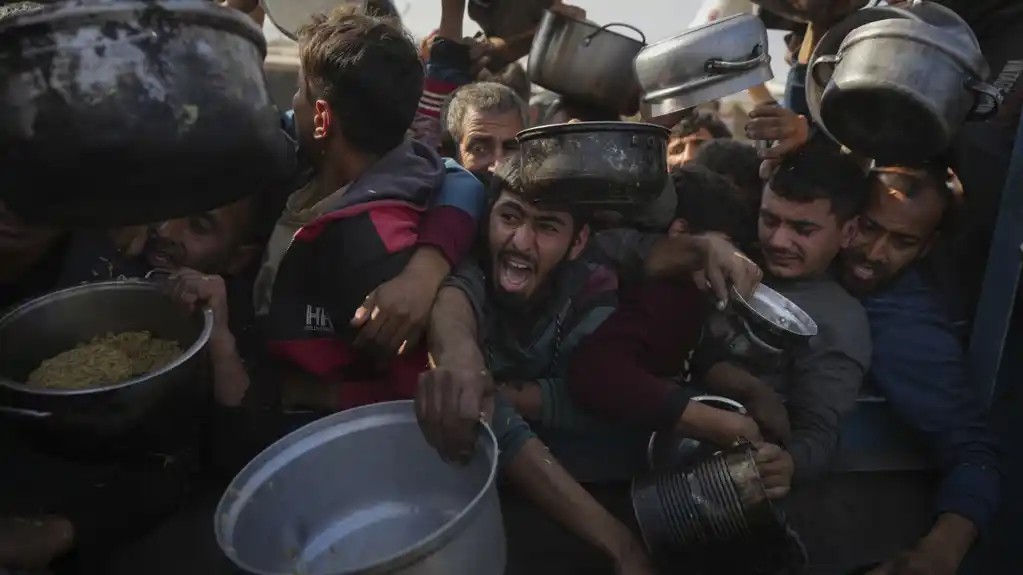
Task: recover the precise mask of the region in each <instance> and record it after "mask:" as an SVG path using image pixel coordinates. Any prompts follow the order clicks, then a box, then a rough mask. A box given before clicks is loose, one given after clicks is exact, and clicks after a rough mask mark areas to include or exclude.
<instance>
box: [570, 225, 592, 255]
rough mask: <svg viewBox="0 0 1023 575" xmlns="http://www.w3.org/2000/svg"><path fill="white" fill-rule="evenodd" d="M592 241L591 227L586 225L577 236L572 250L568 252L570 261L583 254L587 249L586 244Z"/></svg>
mask: <svg viewBox="0 0 1023 575" xmlns="http://www.w3.org/2000/svg"><path fill="white" fill-rule="evenodd" d="M588 241H590V225H589V224H586V225H585V226H583V228H582V229H581V230H579V233H578V234H576V236H575V241H573V242H572V248H571V249H570V250H568V259H570V260H574V259H576V258H578V257H579V255H580V254H582V253H583V250H584V249H586V242H588Z"/></svg>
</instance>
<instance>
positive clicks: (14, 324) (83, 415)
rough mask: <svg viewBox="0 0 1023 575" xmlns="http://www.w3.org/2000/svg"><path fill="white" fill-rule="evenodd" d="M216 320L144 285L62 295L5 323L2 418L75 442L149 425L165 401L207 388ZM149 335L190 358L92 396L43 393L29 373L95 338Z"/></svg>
mask: <svg viewBox="0 0 1023 575" xmlns="http://www.w3.org/2000/svg"><path fill="white" fill-rule="evenodd" d="M212 329H213V313H212V312H211V311H209V310H204V311H203V312H201V313H198V314H194V315H188V314H186V313H185V312H183V311H182V308H181V307H180V306H179V305H178V304H177V303H176V302H175V301H173V300H172V299H171V298H170V297H168V296H167V295H165V293H164V292H163V291H162V290H161V289H160V287H159V286H157V285H155V284H151V283H148V282H142V281H133V280H122V281H108V282H98V283H91V284H83V285H80V286H76V287H72V288H67V289H63V290H60V291H56V292H53V293H50V294H47V295H44V296H42V297H39V298H36V299H34V300H31V301H29V302H27V303H24V304H22V305H20V306H18V307H16V308H14V309H13V310H11V311H10V312H8V313H7V314H6V315H4V316H3V317H2V318H0V417H4V418H5V419H8V420H13V421H15V422H19V423H21V424H23V425H27V426H29V427H30V428H33V429H39V430H41V431H44V432H52V433H55V434H56V435H58V436H64V437H69V438H73V439H79V438H80V439H83V440H88V439H96V438H110V437H115V436H119V435H122V434H125V433H127V432H129V431H131V430H133V429H134V428H135V427H136V426H138V425H140V424H141V423H143V422H144V421H145V420H146V418H147V417H148V416H149V415H151V414H152V413H153V412H154V411H155V410H157V409H158V408H159V407H160V406H161V404H163V402H165V401H168V400H169V399H171V398H172V397H174V396H176V395H177V394H179V393H181V394H185V395H190V393H189V392H191V391H196V390H197V389H198V386H199V385H201V384H202V383H203V378H202V370H204V369H206V362H205V348H206V343H207V342H208V341H209V338H210V332H211V331H212ZM125 331H149V332H150V333H152V334H153V336H154V337H158V338H162V339H171V340H175V341H177V342H178V344H179V345H180V346H181V349H182V350H184V353H183V354H182V355H181V356H180V357H179V358H177V359H176V360H174V361H173V362H171V363H170V364H169V365H167V366H164V367H162V368H160V369H158V370H156V371H153V372H150V373H147V374H145V375H142V376H139V377H136V378H133V379H129V380H127V381H123V382H120V383H115V384H111V385H105V386H102V387H93V388H88V389H69V390H60V389H36V388H32V387H28V386H26V385H24V383H23V382H24V381H25V380H26V379H27V378H28V374H29V373H31V372H32V370H34V369H35V368H36V367H38V366H39V364H40V363H42V361H43V360H45V359H49V358H51V357H53V356H55V355H57V354H58V353H61V352H63V351H66V350H69V349H71V348H73V347H74V346H75V345H77V344H79V343H82V342H86V341H89V340H90V339H92V338H93V337H95V336H98V335H104V334H107V333H120V332H125Z"/></svg>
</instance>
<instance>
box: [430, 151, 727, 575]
mask: <svg viewBox="0 0 1023 575" xmlns="http://www.w3.org/2000/svg"><path fill="white" fill-rule="evenodd" d="M519 182H520V179H519V171H518V161H517V158H515V157H513V158H511V159H509V160H506V162H505V163H503V164H501V165H500V166H499V167H498V169H497V172H496V173H495V177H494V179H493V182H492V183H493V186H492V188H491V189H492V200H493V205H492V208H491V211H490V219H489V222H488V226H487V238H486V241H487V245H486V246H485V253H484V254H482V255H481V259H480V261H481V267H479V268H476V269H472V268H469V267H466V268H464V269H462V270H460V272H459V273H458V274H456V275H455V276H453V277H452V278H451V280H449V284H448V285H449V287H446V288H444V289H442V291H441V293H440V295H439V297H438V301H437V304H436V306H435V308H434V313H433V322H432V324H431V349H432V350H433V353H434V357H435V358H436V359H437V360H438V366H439V369H438V370H434V371H433V372H430V373H428V374H426V376H425V378H424V381H423V382H422V383H421V386H420V395H418V396H417V408H418V409H419V414H420V424H421V426H422V427H423V430H424V433H425V434H426V435H427V438H428V439H429V440H430V441H431V443H432V444H433V445H434V446H436V447H437V448H438V449H439V450H440V451H441V453H445V454H449V455H455V456H457V455H458V454H459V452H460V451H461V450H465V449H468V450H469V451H471V445H472V443H471V440H470V439H469V438H470V436H472V434H473V432H472V427H471V425H469V422H470V421H472V422H475V420H476V418H477V416H478V413H479V411H480V410H481V409H480V405H481V404H486V403H487V402H489V399H485V398H488V397H489V396H490V394H494V393H495V392H494V389H493V387H492V386H493V385H494V384H493V381H494V380H495V379H496V381H497V392H496V397H495V398H494V400H495V405H496V407H497V411H498V413H496V414H495V415H494V417H493V420H492V421H493V423H494V426H495V428H496V430H497V431H498V434H499V435H500V436H502V438H503V443H504V445H502V456H503V457H504V458H505V461H506V473H507V474H508V476H509V479H510V480H511V481H512V483H513V486H514V487H517V488H518V489H519V490H520V491H524V493H523V495H526V496H527V497H528V499H529V502H528V503H527V502H521V501H519V500H518V499H516V497H515V495H514V494H513V493H510V492H507V491H506V492H505V493H504V494H503V499H504V502H505V505H504V509H505V510H506V511H505V513H506V528H507V530H508V532H509V538H510V540H509V545H510V548H509V551H510V552H509V556H510V561H511V562H512V563H511V564H512V566H513V567H514V569H515V570H516V571H513V572H518V570H521V571H523V572H525V570H527V569H530V565H535V567H532V568H533V569H536V568H541V566H543V565H548V564H552V563H553V564H558V565H560V564H561V563H562V562H567V563H568V564H569V565H572V566H574V567H575V568H576V570H574V571H571V572H579V573H591V572H601V571H600V570H601V568H602V567H601V565H600V563H599V562H598V563H592V562H590V561H591V560H592V559H593V557H592V553H587V551H586V549H585V548H580V547H579V546H578V545H577V543H576V542H574V541H573V540H569V541H566V540H564V539H562V537H561V536H559V533H560V532H559V531H558V530H557V529H556V528H554V526H551V525H549V523H548V522H546V521H544V520H542V519H541V518H539V517H537V516H536V514H535V512H534V511H533V505H535V506H536V507H539V508H540V510H541V511H543V512H544V513H546V514H547V515H549V516H552V517H553V519H555V520H557V521H558V522H559V523H561V524H562V525H566V526H568V527H569V529H570V530H571V531H572V532H574V533H576V534H577V535H579V536H580V537H581V538H582V539H583V540H585V541H587V542H589V543H590V544H591V545H597V546H598V547H602V548H604V549H605V550H606V549H607V546H606V543H604V541H605V540H606V537H607V536H606V534H605V533H604V529H605V527H602V525H610V524H608V523H606V521H604V520H601V521H600V522H599V523H591V522H588V521H585V520H584V517H585V515H587V514H589V513H590V512H589V511H586V510H585V509H583V508H581V507H579V508H575V509H567V508H566V507H565V506H564V502H567V501H571V500H572V499H573V498H574V497H576V496H573V495H572V493H574V492H581V493H586V492H587V491H588V492H589V493H590V494H592V495H593V496H594V497H596V498H597V499H598V500H599V501H601V503H603V504H604V506H605V507H607V508H608V510H609V511H611V512H612V513H615V514H616V515H618V516H619V518H620V519H623V520H624V521H626V522H629V523H631V521H632V519H631V516H632V513H631V507H630V506H629V504H628V500H627V494H628V483H627V480H628V478H630V477H631V475H632V474H633V473H635V472H636V471H638V470H639V469H640V468H642V467H643V466H644V465H645V463H644V461H643V454H644V451H645V443H646V437H645V434H642V433H636V432H633V431H630V430H627V429H622V428H621V427H619V426H616V425H613V424H609V423H608V422H606V421H604V420H602V419H601V418H598V417H596V416H594V415H593V414H590V413H587V412H586V411H584V410H581V409H579V408H578V407H577V406H576V405H575V404H574V402H573V401H572V400H571V398H570V397H569V396H568V395H567V390H566V388H565V381H564V369H565V367H566V366H567V362H568V361H569V358H570V356H571V353H572V349H573V348H574V347H575V346H576V345H577V344H578V343H579V342H580V341H581V340H583V338H584V337H585V336H586V335H587V334H588V333H590V332H591V331H593V329H595V328H596V327H597V326H598V325H599V324H600V323H601V322H602V321H603V320H604V318H606V317H607V316H608V315H609V314H610V313H611V312H612V311H613V308H614V305H615V299H616V298H615V291H616V288H617V281H616V278H615V275H614V274H613V272H611V271H610V270H609V269H607V268H605V267H603V266H599V265H593V264H591V263H589V262H586V261H584V260H583V259H581V258H580V255H581V253H582V251H583V249H584V248H585V245H586V243H587V240H588V236H589V227H588V225H587V224H586V222H587V220H588V215H587V214H586V213H585V212H584V211H581V210H579V209H578V208H574V207H572V206H571V205H569V206H548V205H544V204H540V205H536V204H532V203H531V202H528V201H526V200H525V199H524V198H523V197H522V196H521V191H520V184H519ZM701 247H702V248H704V249H707V248H709V246H706V245H704V246H701ZM695 250H696V251H699V250H700V247H696V248H695ZM701 253H704V256H705V257H694V258H693V262H692V264H693V267H694V268H696V267H700V265H701V264H706V265H707V266H708V267H712V268H713V269H714V270H715V273H716V275H715V277H716V278H723V277H730V276H734V275H736V274H739V273H740V270H741V269H745V268H743V267H742V266H741V262H737V261H733V260H730V259H728V260H725V261H722V260H721V259H720V258H719V257H718V255H719V254H715V255H714V256H709V255H707V254H706V253H705V252H701ZM729 254H731V252H730V251H729ZM484 270H486V271H484ZM721 281H722V282H723V281H724V280H723V279H722V280H721ZM719 287H720V286H719ZM722 289H723V288H722ZM477 336H480V337H481V339H482V342H480V343H477V341H476V338H477ZM481 349H482V350H483V351H480V350H481ZM456 350H457V351H458V353H453V352H454V351H456ZM473 350H475V351H473ZM488 364H489V367H490V370H489V371H486V372H483V375H479V374H480V373H481V371H482V370H485V369H486V367H487V365H488ZM491 374H493V375H491ZM492 377H493V379H491V378H492ZM458 397H461V398H463V399H462V402H461V403H460V404H458V403H452V402H453V401H454V400H456V399H457V398H458ZM481 402H482V403H481ZM526 421H529V423H528V424H527V423H526ZM512 424H514V425H512ZM531 429H532V430H535V435H534V431H532V430H531ZM538 437H539V439H538ZM540 439H543V440H544V441H545V443H547V445H548V446H549V447H550V450H551V451H550V453H547V452H546V450H545V448H544V447H543V445H544V444H543V443H540ZM520 445H521V447H520ZM545 454H546V455H545ZM552 456H553V457H552ZM536 457H541V461H540V462H539V463H538V462H537V461H536ZM555 458H557V461H560V462H561V464H562V465H565V468H564V469H562V467H561V466H560V465H558V466H556V470H557V475H558V476H562V475H563V480H560V479H559V480H558V481H557V482H555V481H554V480H553V479H552V478H551V477H550V476H548V474H550V473H553V469H555V468H552V467H550V466H549V465H545V464H544V461H551V462H553V461H554V460H555ZM536 465H539V468H540V469H539V471H540V473H541V474H540V475H539V476H538V475H537V473H536V472H533V471H530V469H531V468H533V467H534V466H536ZM566 470H567V473H566ZM568 474H570V475H568ZM545 476H547V477H546V478H545ZM562 481H564V484H562ZM576 481H579V482H582V483H583V484H584V485H586V489H585V490H583V489H581V488H580V487H579V485H578V484H577V483H576ZM544 483H546V484H547V485H546V486H545V485H543V484H544ZM569 486H571V487H569ZM586 500H587V501H592V499H590V497H589V496H587V497H586ZM558 502H560V503H558ZM556 503H558V504H557V505H556ZM588 505H589V504H588ZM593 505H597V508H598V509H600V510H601V514H606V513H607V512H606V511H603V508H601V507H600V506H599V505H598V504H596V503H595V502H594V503H593ZM613 525H615V526H616V527H615V530H622V529H625V528H624V527H623V526H622V525H621V524H619V523H618V522H617V521H614V523H613ZM627 532H628V531H627V530H626V531H622V533H627ZM523 534H526V536H527V537H530V538H532V539H533V540H534V541H535V542H536V544H535V545H534V546H533V549H529V548H522V546H523V545H524V544H527V543H528V541H524V539H523ZM610 554H611V556H612V558H616V555H615V554H614V553H613V552H611V553H610ZM587 557H589V560H587ZM554 562H557V563H554ZM566 568H568V566H566Z"/></svg>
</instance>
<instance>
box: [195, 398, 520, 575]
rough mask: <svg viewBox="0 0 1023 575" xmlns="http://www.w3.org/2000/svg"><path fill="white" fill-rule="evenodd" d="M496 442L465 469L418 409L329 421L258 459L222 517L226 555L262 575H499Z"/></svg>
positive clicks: (487, 434)
mask: <svg viewBox="0 0 1023 575" xmlns="http://www.w3.org/2000/svg"><path fill="white" fill-rule="evenodd" d="M496 476H497V440H496V439H495V438H494V435H493V433H491V431H490V429H489V428H488V427H487V426H486V425H480V428H479V443H478V448H477V451H476V455H475V456H474V457H473V459H472V460H471V461H470V462H469V463H468V465H466V466H454V465H450V464H447V463H445V462H444V461H442V460H441V458H440V457H439V456H438V455H437V453H436V452H435V451H434V450H433V448H431V447H430V446H429V445H428V444H427V443H426V440H425V439H423V435H422V432H421V431H420V430H419V426H418V424H417V423H416V415H415V412H414V409H413V406H412V402H411V401H397V402H389V403H380V404H376V405H369V406H365V407H359V408H355V409H349V410H347V411H343V412H341V413H336V414H334V415H331V416H328V417H325V418H323V419H320V420H319V421H316V422H313V423H311V424H309V425H306V426H305V427H302V428H301V429H299V430H297V431H295V432H293V433H291V434H289V435H287V436H285V437H284V438H283V439H281V440H279V441H278V442H276V443H274V444H273V445H271V446H270V447H268V448H267V449H266V450H265V451H263V452H262V453H260V454H259V455H258V456H256V458H255V459H253V460H252V461H251V462H249V464H248V465H247V466H245V468H244V469H243V470H242V471H241V473H239V474H238V476H237V477H235V478H234V480H233V481H232V482H231V484H230V486H229V487H228V488H227V491H226V492H225V493H224V496H223V497H222V498H221V500H220V504H219V505H218V506H217V511H216V515H215V516H214V531H215V533H216V538H217V543H218V544H219V545H220V548H221V549H222V550H223V552H224V554H225V555H226V556H227V557H228V558H229V559H230V560H231V561H232V562H233V563H234V564H235V565H236V566H237V567H239V568H240V569H242V570H243V571H245V572H247V573H252V574H255V575H292V574H293V573H302V574H303V575H348V574H356V573H359V574H370V573H373V574H388V575H436V574H439V573H444V574H447V573H451V574H455V573H473V574H479V575H501V574H502V573H503V572H504V568H505V557H506V555H505V553H506V551H505V537H504V527H503V524H502V521H501V507H500V502H499V501H498V497H497V488H496V485H495V483H494V482H495V479H496Z"/></svg>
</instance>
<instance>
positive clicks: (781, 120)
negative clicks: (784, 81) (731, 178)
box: [746, 103, 810, 180]
mask: <svg viewBox="0 0 1023 575" xmlns="http://www.w3.org/2000/svg"><path fill="white" fill-rule="evenodd" d="M749 118H750V119H749V122H748V123H747V124H746V137H748V138H749V139H751V140H759V141H767V142H773V145H771V146H770V147H769V148H765V149H762V150H760V159H761V160H763V164H761V166H760V177H761V178H763V179H765V180H766V179H768V178H769V177H770V176H771V172H773V171H774V169H775V167H776V166H777V165H778V163H779V162H780V161H781V159H782V158H784V157H785V156H787V155H788V154H791V153H793V152H795V151H796V150H798V149H799V148H802V147H803V145H804V144H806V141H807V140H808V139H809V138H810V122H809V121H808V120H807V119H806V116H801V115H799V114H797V113H795V112H793V111H792V110H789V109H788V108H783V107H781V106H779V105H778V104H776V103H770V104H761V105H759V106H757V107H755V108H753V110H751V111H750V113H749Z"/></svg>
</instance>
